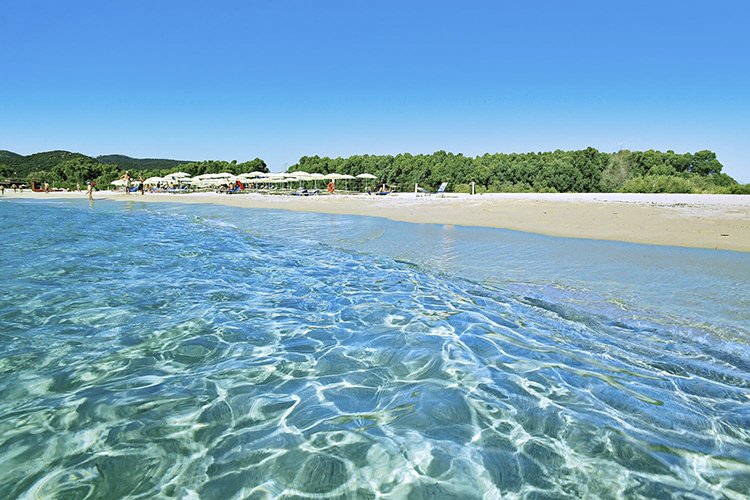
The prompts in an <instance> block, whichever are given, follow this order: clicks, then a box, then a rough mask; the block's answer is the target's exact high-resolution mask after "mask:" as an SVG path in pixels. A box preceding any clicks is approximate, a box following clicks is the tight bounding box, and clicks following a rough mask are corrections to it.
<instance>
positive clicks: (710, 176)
mask: <svg viewBox="0 0 750 500" xmlns="http://www.w3.org/2000/svg"><path fill="white" fill-rule="evenodd" d="M126 170H128V171H129V172H130V174H131V176H132V177H134V178H137V177H139V176H141V177H143V178H144V179H145V178H148V177H152V176H164V175H166V174H169V173H172V172H176V171H178V170H179V171H183V172H187V173H188V174H190V175H200V174H206V173H219V172H230V173H232V174H241V173H247V172H253V171H259V172H268V171H269V170H268V166H267V165H266V162H265V161H263V160H262V159H260V158H255V159H253V160H249V161H246V162H239V163H238V162H237V161H222V160H206V161H181V160H169V159H137V158H130V157H128V156H123V155H107V156H99V157H91V156H86V155H83V154H81V153H71V152H69V151H48V152H43V153H36V154H32V155H28V156H23V155H19V154H16V153H13V152H10V151H2V150H0V180H4V181H9V180H12V181H13V182H21V183H28V182H30V181H31V180H35V179H36V180H40V181H46V182H49V183H50V184H51V185H52V186H53V187H60V188H75V187H76V186H85V184H86V183H87V182H89V181H94V182H96V183H97V184H98V185H99V186H102V187H104V186H108V185H109V183H110V182H112V181H113V180H115V179H117V178H119V177H120V176H121V175H122V174H123V173H124V172H125V171H126ZM298 170H302V171H305V172H308V173H323V174H328V173H339V174H349V175H358V174H361V173H371V174H373V175H375V176H376V179H375V180H373V181H372V184H381V183H385V184H388V185H389V186H391V187H393V188H394V189H396V190H401V191H412V190H413V189H414V184H419V185H420V186H422V187H424V188H427V189H433V190H434V189H436V188H437V187H438V186H439V185H440V184H441V183H443V182H447V183H448V190H449V191H454V192H468V191H469V189H470V183H471V182H474V183H476V184H475V186H476V191H477V192H479V193H483V192H575V193H593V192H632V193H728V194H734V193H744V194H750V184H745V185H742V184H739V183H737V181H735V180H734V179H733V178H732V177H730V176H729V175H727V174H726V173H724V172H723V171H722V170H723V165H722V164H721V162H719V160H718V159H717V157H716V153H714V152H713V151H708V150H703V151H697V152H695V153H675V152H674V151H667V152H661V151H654V150H648V151H627V150H623V151H618V152H616V153H606V152H602V151H598V150H597V149H594V148H587V149H582V150H577V151H561V150H557V151H549V152H539V153H493V154H485V155H482V156H476V157H471V156H464V155H463V154H461V153H458V154H455V153H448V152H445V151H437V152H435V153H432V154H416V155H414V154H409V153H403V154H398V155H395V156H394V155H355V156H349V157H347V158H341V157H339V158H329V157H320V156H303V157H302V158H300V159H299V161H298V162H297V163H296V164H295V165H293V166H291V167H290V168H289V169H288V171H289V172H294V171H298Z"/></svg>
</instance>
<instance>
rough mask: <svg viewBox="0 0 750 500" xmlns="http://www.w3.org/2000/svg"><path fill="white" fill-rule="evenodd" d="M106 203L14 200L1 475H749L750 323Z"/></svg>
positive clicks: (486, 491) (3, 306)
mask: <svg viewBox="0 0 750 500" xmlns="http://www.w3.org/2000/svg"><path fill="white" fill-rule="evenodd" d="M100 206H101V207H103V208H100V207H99V206H98V207H96V208H95V209H94V210H89V209H87V208H86V207H85V206H82V205H75V204H71V205H70V206H67V205H63V206H56V207H54V208H51V207H48V206H45V205H44V204H22V203H12V204H11V203H0V223H2V224H3V227H6V228H7V229H8V231H10V232H11V233H12V234H14V238H12V239H8V240H6V242H4V245H3V248H2V262H1V263H0V266H1V268H2V269H1V270H2V272H3V274H4V276H6V277H7V280H6V283H5V286H4V290H3V300H2V303H0V324H2V325H3V328H2V331H1V332H0V342H2V347H3V349H2V352H1V353H0V373H2V377H0V396H1V399H0V467H2V470H3V471H4V474H3V475H2V477H1V478H0V495H1V496H2V497H5V498H9V497H20V496H26V497H31V498H35V497H71V498H112V497H122V496H132V497H142V498H145V497H153V496H180V497H191V496H199V497H202V498H231V497H246V496H252V497H258V498H260V497H273V496H290V497H295V496H296V497H303V498H332V497H342V498H343V497H364V498H374V497H375V496H384V497H389V498H402V497H409V498H479V497H485V498H493V497H497V496H502V495H506V496H523V497H535V498H540V497H618V496H623V497H666V496H673V497H683V496H689V497H716V498H718V497H730V498H732V497H733V498H740V497H742V496H743V495H744V494H746V493H747V492H748V491H750V432H749V431H748V429H750V410H748V408H750V404H748V403H750V362H748V359H749V358H748V354H749V353H750V351H749V350H748V346H747V344H746V343H743V342H740V341H738V340H736V335H728V336H726V337H722V336H716V335H714V334H713V332H712V331H711V330H710V329H706V328H701V327H699V326H697V325H695V324H693V323H690V322H684V323H679V322H675V321H674V320H673V319H674V318H659V317H650V318H647V319H645V315H644V314H642V313H641V312H640V311H633V312H632V314H630V315H628V313H627V312H623V311H621V312H620V313H619V314H618V315H617V317H613V316H612V315H610V314H609V313H610V309H607V308H605V309H603V310H602V311H600V312H592V311H591V310H590V309H581V308H578V307H575V305H574V304H571V303H566V302H565V301H555V296H554V294H550V295H549V296H547V297H544V296H540V294H538V293H534V294H529V293H519V292H518V290H517V288H515V287H514V288H513V289H510V288H504V287H503V286H498V285H491V284H488V283H480V282H472V281H467V280H462V279H458V278H455V277H447V276H446V275H445V274H440V273H430V272H425V271H424V270H423V269H422V268H421V267H420V266H415V265H412V264H409V263H405V262H397V261H396V260H394V259H392V258H390V257H386V256H378V255H374V254H362V253H357V252H351V251H345V250H343V249H341V248H337V247H336V246H335V245H325V244H322V243H317V242H315V241H312V242H311V241H309V240H307V239H301V238H300V239H298V241H297V242H296V243H295V242H294V241H290V240H289V239H282V240H280V239H278V238H274V237H272V235H269V233H267V232H263V231H245V230H242V229H240V228H239V227H238V226H234V225H232V224H229V223H227V222H226V221H221V220H218V221H215V220H214V221H212V220H211V219H206V218H204V217H197V216H193V215H191V213H190V211H189V210H188V209H187V208H184V207H183V208H181V210H182V211H184V212H185V213H175V209H171V210H166V211H158V210H151V209H144V208H138V207H126V209H124V210H123V208H122V207H121V206H119V205H107V204H102V205H100ZM284 217H287V218H288V220H289V221H292V220H295V219H294V218H295V217H297V214H286V215H285V216H284ZM300 217H302V218H303V219H304V218H305V217H308V216H305V215H300ZM320 217H322V216H320ZM59 221H63V222H62V223H60V222H59ZM56 224H58V225H57V226H56ZM59 224H62V225H59ZM383 224H387V223H385V222H383ZM29 228H33V230H30V229H29ZM354 239H355V240H356V239H357V238H354ZM367 241H370V239H368V240H367ZM531 290H532V289H529V290H527V291H531Z"/></svg>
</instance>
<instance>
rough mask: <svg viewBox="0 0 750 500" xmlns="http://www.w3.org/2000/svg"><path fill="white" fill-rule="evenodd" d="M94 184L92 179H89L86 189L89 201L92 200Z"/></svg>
mask: <svg viewBox="0 0 750 500" xmlns="http://www.w3.org/2000/svg"><path fill="white" fill-rule="evenodd" d="M94 186H96V183H95V182H94V181H89V183H88V189H87V190H86V194H88V195H89V201H93V200H94Z"/></svg>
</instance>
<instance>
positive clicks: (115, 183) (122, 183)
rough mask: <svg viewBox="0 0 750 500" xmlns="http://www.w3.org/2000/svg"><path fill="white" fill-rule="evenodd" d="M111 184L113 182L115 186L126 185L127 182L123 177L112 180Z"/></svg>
mask: <svg viewBox="0 0 750 500" xmlns="http://www.w3.org/2000/svg"><path fill="white" fill-rule="evenodd" d="M110 184H112V185H113V186H125V185H126V184H127V182H125V181H124V180H122V179H117V180H116V181H112V182H110Z"/></svg>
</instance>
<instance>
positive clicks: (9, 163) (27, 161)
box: [0, 149, 188, 179]
mask: <svg viewBox="0 0 750 500" xmlns="http://www.w3.org/2000/svg"><path fill="white" fill-rule="evenodd" d="M67 160H85V161H90V162H97V163H101V164H104V165H116V166H117V167H118V168H120V169H122V170H125V169H131V170H161V169H170V168H174V167H176V166H177V165H181V164H183V163H188V161H186V160H184V161H183V160H169V159H161V158H144V159H141V158H131V157H129V156H125V155H103V156H97V157H91V156H87V155H84V154H82V153H73V152H70V151H60V150H58V151H45V152H42V153H34V154H31V155H27V156H24V155H20V154H18V153H14V152H13V151H7V150H4V149H2V150H0V167H2V168H3V170H4V171H7V172H10V176H11V177H14V178H17V179H23V178H25V177H26V176H27V175H29V173H30V172H42V171H44V172H46V171H51V170H52V169H53V167H55V165H58V164H60V163H61V162H63V161H67Z"/></svg>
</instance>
